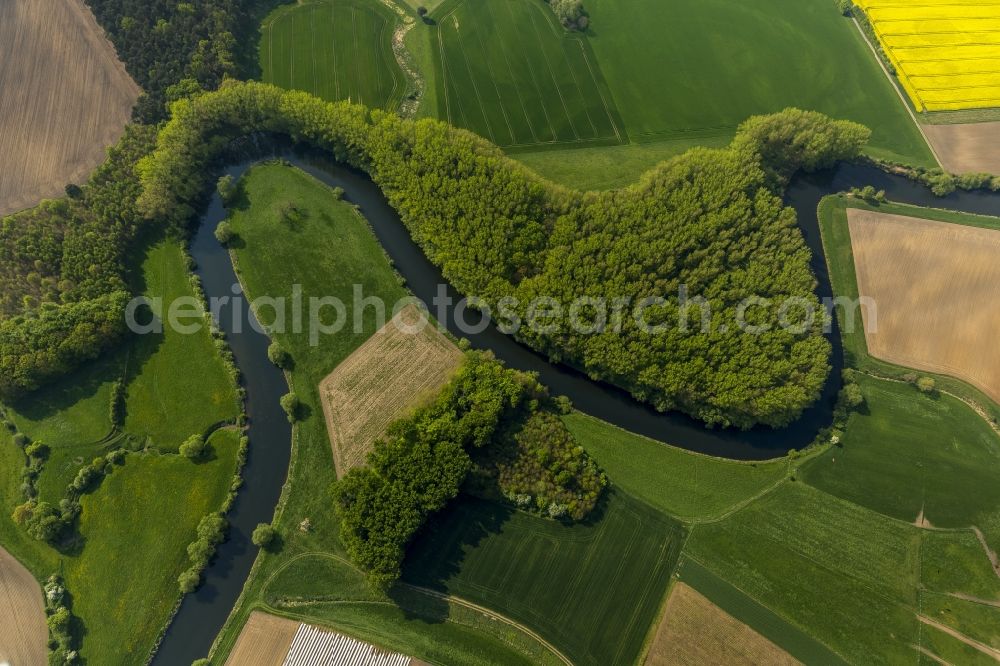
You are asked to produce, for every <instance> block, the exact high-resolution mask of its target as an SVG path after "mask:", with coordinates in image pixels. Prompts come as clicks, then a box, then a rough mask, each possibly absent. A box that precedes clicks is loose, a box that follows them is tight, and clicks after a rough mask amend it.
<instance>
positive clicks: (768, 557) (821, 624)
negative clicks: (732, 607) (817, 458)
mask: <svg viewBox="0 0 1000 666" xmlns="http://www.w3.org/2000/svg"><path fill="white" fill-rule="evenodd" d="M685 554H686V555H687V556H688V557H691V558H693V559H695V560H696V561H697V562H699V563H701V564H702V565H703V566H704V567H706V568H707V569H709V570H710V571H711V572H712V573H714V574H715V575H717V576H719V577H720V578H723V579H724V580H726V581H728V582H729V583H730V584H732V585H734V586H735V587H737V588H738V589H739V590H740V591H742V592H743V593H745V594H747V595H749V596H750V597H752V598H753V599H755V600H757V601H758V602H760V603H762V604H763V605H764V606H766V607H767V608H769V609H771V610H772V611H774V612H775V613H777V614H778V615H779V616H781V617H782V618H784V619H785V620H786V621H788V622H789V623H791V624H792V625H794V626H796V627H798V628H800V629H801V630H802V631H804V632H806V633H807V634H809V635H811V636H813V637H814V638H815V639H817V640H818V641H820V642H821V643H823V644H824V645H826V646H828V647H829V648H830V649H832V650H834V651H835V652H837V653H838V654H840V655H841V656H842V657H843V658H844V659H846V660H847V661H849V662H853V663H903V662H907V661H914V660H915V659H916V652H915V650H914V648H912V647H911V646H910V645H911V644H916V643H917V640H918V634H919V627H918V624H919V623H918V621H917V617H916V609H917V588H918V583H919V575H920V571H919V554H920V531H919V530H918V529H917V528H916V527H913V526H911V525H907V524H906V523H903V522H900V521H896V520H893V519H891V518H887V517H885V516H882V515H881V514H878V513H875V512H874V511H870V510H868V509H865V508H862V507H859V506H857V505H854V504H851V503H848V502H845V501H842V500H838V499H837V498H834V497H832V496H830V495H828V494H826V493H823V492H821V491H819V490H816V489H814V488H811V487H809V486H807V485H805V484H802V483H799V482H789V483H786V484H785V485H784V486H782V487H781V488H780V489H779V490H778V491H776V492H773V493H771V494H769V495H766V496H765V497H764V498H762V499H760V500H758V501H757V502H754V503H753V504H751V505H750V506H749V507H747V508H745V509H743V510H742V511H739V512H738V513H736V514H734V515H732V516H731V517H729V518H727V519H726V520H724V521H722V522H720V523H715V524H711V525H698V526H695V527H694V528H693V530H692V533H691V537H690V538H689V539H688V547H687V549H686V550H685ZM682 575H683V574H682ZM780 644H781V643H780V642H779V645H780Z"/></svg>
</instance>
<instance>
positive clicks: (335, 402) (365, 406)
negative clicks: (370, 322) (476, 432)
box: [319, 305, 462, 476]
mask: <svg viewBox="0 0 1000 666" xmlns="http://www.w3.org/2000/svg"><path fill="white" fill-rule="evenodd" d="M420 317H421V314H420V312H419V310H417V308H416V307H414V306H412V305H408V306H406V307H405V308H404V309H403V310H402V311H400V313H399V314H398V315H396V316H395V317H394V318H393V319H392V320H391V321H389V322H388V323H387V324H386V325H385V326H383V327H382V328H381V329H379V330H378V331H377V332H376V333H375V335H373V336H372V337H371V338H370V339H369V340H368V341H367V342H365V344H363V345H361V346H360V347H359V348H358V349H357V350H356V351H355V352H354V353H353V354H351V355H350V356H349V357H347V359H346V360H344V362H343V363H341V364H340V365H339V366H337V368H336V369H335V370H334V371H333V372H332V373H330V375H328V376H327V377H326V379H324V380H323V381H322V382H321V383H320V386H319V391H320V397H321V398H322V401H323V414H324V416H325V417H326V427H327V430H328V432H329V435H330V444H331V445H332V446H333V461H334V463H335V464H336V466H337V475H338V476H343V475H344V474H346V473H347V472H348V471H349V470H350V469H351V468H353V467H357V466H359V465H363V464H364V463H365V459H366V458H367V456H368V453H369V451H371V449H372V446H373V445H374V443H375V441H376V440H377V439H378V438H379V437H381V436H382V435H383V434H384V433H385V430H386V428H387V427H388V426H389V425H390V424H391V423H392V422H393V421H395V420H397V419H399V418H401V417H403V416H405V415H406V413H407V412H408V411H409V410H411V409H414V408H415V407H417V406H418V405H420V404H421V403H422V402H423V401H425V400H428V399H430V398H433V397H434V396H435V395H436V394H437V392H438V391H440V390H441V388H442V387H443V386H444V385H445V384H446V383H447V381H448V379H449V378H450V377H451V376H452V374H453V373H454V372H455V370H456V369H457V368H458V366H459V364H460V363H461V361H462V352H461V351H459V349H458V348H457V347H456V346H455V345H453V344H452V343H451V341H450V340H449V339H448V338H447V337H445V336H444V335H443V334H442V333H441V332H440V331H438V329H437V327H436V326H435V325H433V324H429V323H428V324H426V325H423V326H419V328H420V330H419V331H416V332H414V329H415V328H417V327H416V326H414V324H415V323H416V322H418V321H419V320H420Z"/></svg>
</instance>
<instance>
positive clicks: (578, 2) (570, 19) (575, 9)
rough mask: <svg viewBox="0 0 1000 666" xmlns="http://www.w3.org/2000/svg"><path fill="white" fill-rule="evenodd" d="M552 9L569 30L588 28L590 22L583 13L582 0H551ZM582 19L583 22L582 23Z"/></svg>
mask: <svg viewBox="0 0 1000 666" xmlns="http://www.w3.org/2000/svg"><path fill="white" fill-rule="evenodd" d="M550 4H551V7H552V11H553V12H554V13H555V15H556V18H557V19H559V22H560V23H562V24H563V27H564V28H566V29H568V30H586V29H587V25H588V24H589V22H588V21H587V20H586V18H587V17H586V16H585V15H584V13H583V1H582V0H551V3H550ZM581 20H583V24H582V25H581Z"/></svg>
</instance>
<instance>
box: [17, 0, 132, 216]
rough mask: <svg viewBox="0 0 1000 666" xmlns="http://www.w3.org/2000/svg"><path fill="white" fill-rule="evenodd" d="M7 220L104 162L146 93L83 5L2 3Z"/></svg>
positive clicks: (74, 1) (40, 0)
mask: <svg viewBox="0 0 1000 666" xmlns="http://www.w3.org/2000/svg"><path fill="white" fill-rule="evenodd" d="M0 91H2V94H0V215H5V214H7V213H12V212H15V211H18V210H21V209H23V208H28V207H31V206H34V205H35V204H37V203H38V202H39V201H40V200H41V199H43V198H47V197H49V198H51V197H55V196H58V195H61V194H62V193H63V190H64V187H65V186H66V184H67V183H80V182H82V181H84V180H85V179H86V177H87V176H88V175H89V174H90V172H91V171H92V170H93V169H94V167H96V166H97V165H98V164H100V163H101V162H102V161H103V160H104V155H105V149H106V148H107V147H108V146H109V145H111V144H113V143H114V142H115V141H117V140H118V137H119V136H121V133H122V130H123V128H124V127H125V124H126V123H127V122H128V120H129V117H130V115H131V111H132V106H133V105H134V104H135V100H136V98H137V97H138V96H139V92H140V90H139V87H138V86H137V85H136V84H135V82H134V81H132V79H131V78H130V77H129V75H128V74H127V73H126V71H125V68H124V66H123V65H122V64H121V63H120V62H119V61H118V57H117V55H116V54H115V50H114V47H112V46H111V43H110V42H109V41H108V40H107V39H106V38H105V36H104V33H103V31H102V30H101V28H100V26H98V25H97V22H96V20H95V19H94V16H93V14H91V13H90V10H89V9H87V7H86V6H85V5H84V4H83V2H81V0H4V1H3V2H0Z"/></svg>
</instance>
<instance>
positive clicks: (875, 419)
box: [803, 375, 1000, 551]
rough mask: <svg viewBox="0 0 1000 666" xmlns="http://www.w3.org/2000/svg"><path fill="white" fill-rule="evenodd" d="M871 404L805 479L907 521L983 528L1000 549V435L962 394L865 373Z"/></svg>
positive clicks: (810, 467)
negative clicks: (931, 392)
mask: <svg viewBox="0 0 1000 666" xmlns="http://www.w3.org/2000/svg"><path fill="white" fill-rule="evenodd" d="M858 383H859V384H860V386H861V389H862V392H863V393H864V395H865V399H866V404H867V409H866V410H865V411H863V412H860V413H855V414H853V415H852V416H851V417H850V421H849V422H848V425H847V429H846V430H845V431H844V434H843V435H842V436H841V443H842V445H843V446H842V447H832V448H830V450H829V451H827V452H826V453H825V454H823V455H822V456H820V457H818V458H816V459H814V460H813V461H810V463H808V464H807V465H806V466H805V468H804V470H803V477H804V478H805V480H806V481H807V482H809V483H810V484H812V485H814V486H816V487H817V488H820V489H822V490H825V491H827V492H829V493H831V494H833V495H836V496H838V497H842V498H844V499H847V500H850V501H852V502H854V503H856V504H859V505H862V506H866V507H868V508H870V509H873V510H875V511H878V512H880V513H883V514H885V515H887V516H892V517H894V518H898V519H900V520H903V521H907V522H914V521H916V520H917V516H918V515H920V514H921V512H922V513H923V517H924V519H925V520H927V521H928V522H930V524H931V525H933V526H935V527H948V528H963V527H972V526H977V527H979V528H980V529H981V530H982V531H983V532H984V534H986V538H987V540H988V542H989V543H990V545H991V547H992V548H993V549H994V550H997V551H1000V436H998V435H997V433H996V432H994V431H993V429H992V428H991V427H990V425H989V424H988V423H987V422H986V421H985V420H984V419H982V418H981V417H980V416H978V415H977V414H976V413H975V412H973V411H972V409H970V408H969V407H968V406H967V405H965V404H964V403H962V402H961V401H960V400H958V399H956V398H953V397H951V396H949V395H943V394H942V395H937V396H926V395H923V394H921V393H920V392H919V391H917V389H916V388H914V387H913V386H911V385H909V384H905V383H901V382H895V381H887V380H881V379H876V378H873V377H867V376H865V375H860V376H859V377H858Z"/></svg>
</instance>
